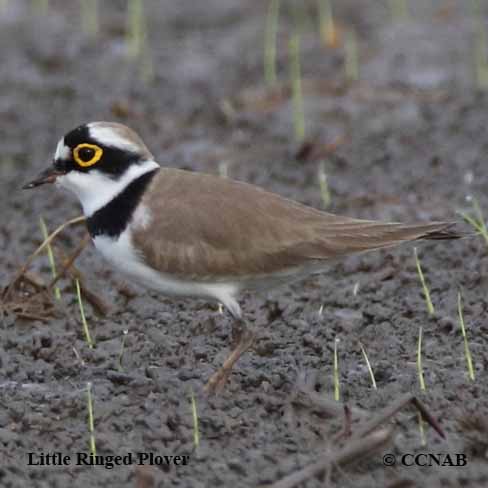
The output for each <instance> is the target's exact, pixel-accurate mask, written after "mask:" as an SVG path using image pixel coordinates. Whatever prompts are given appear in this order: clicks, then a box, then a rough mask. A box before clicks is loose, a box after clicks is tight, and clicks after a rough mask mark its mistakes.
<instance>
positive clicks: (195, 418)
mask: <svg viewBox="0 0 488 488" xmlns="http://www.w3.org/2000/svg"><path fill="white" fill-rule="evenodd" d="M190 395H191V413H192V417H193V445H194V446H195V449H197V448H198V446H199V445H200V430H199V427H198V411H197V402H196V400H195V394H194V393H193V389H192V390H191V391H190Z"/></svg>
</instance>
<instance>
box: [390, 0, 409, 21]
mask: <svg viewBox="0 0 488 488" xmlns="http://www.w3.org/2000/svg"><path fill="white" fill-rule="evenodd" d="M388 3H389V5H390V12H391V19H392V21H393V22H405V21H406V20H409V18H410V14H409V12H408V4H407V0H389V1H388Z"/></svg>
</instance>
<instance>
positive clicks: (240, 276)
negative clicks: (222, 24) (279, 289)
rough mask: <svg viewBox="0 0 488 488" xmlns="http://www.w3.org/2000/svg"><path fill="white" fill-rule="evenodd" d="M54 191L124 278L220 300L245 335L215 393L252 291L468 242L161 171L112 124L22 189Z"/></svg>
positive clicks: (78, 142) (135, 139)
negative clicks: (359, 261) (421, 245)
mask: <svg viewBox="0 0 488 488" xmlns="http://www.w3.org/2000/svg"><path fill="white" fill-rule="evenodd" d="M45 183H55V184H56V186H59V187H62V188H66V189H68V190H70V191H71V192H73V193H74V194H75V195H76V196H77V197H78V199H79V201H80V203H81V206H82V207H83V212H84V215H85V216H86V219H87V226H88V231H89V233H90V235H91V237H92V239H93V243H94V245H95V247H96V248H97V250H98V251H99V252H100V253H101V254H102V255H103V257H104V258H106V259H107V260H108V261H109V262H110V263H111V264H112V265H113V266H114V267H115V268H116V269H117V270H119V271H121V272H123V273H125V274H126V275H127V276H128V277H129V278H130V279H132V280H134V281H135V282H137V283H139V284H142V285H144V286H146V287H149V288H151V289H153V290H157V291H159V292H161V293H162V294H164V295H171V296H182V297H200V298H205V299H212V300H216V301H218V302H220V303H222V304H223V305H224V306H225V307H226V308H227V310H228V311H229V312H230V313H231V315H232V316H233V318H234V319H235V327H236V328H237V329H236V330H238V331H240V334H239V335H240V337H239V340H238V343H237V345H236V347H235V349H234V350H233V351H232V352H231V354H230V355H229V356H228V358H227V359H226V361H225V363H224V365H223V367H222V368H221V369H220V370H219V371H218V372H217V373H215V374H214V375H213V376H212V378H211V379H210V380H209V382H208V384H207V389H209V390H215V389H216V388H218V387H220V386H222V384H223V383H224V381H225V379H226V377H227V376H228V374H229V373H230V371H231V369H232V366H233V365H234V363H235V362H236V361H237V360H238V359H239V357H240V356H241V354H242V353H243V352H244V351H246V350H247V349H249V348H250V347H251V345H252V343H253V340H254V337H255V333H254V332H253V331H252V330H250V329H249V328H246V326H245V325H244V323H243V321H242V314H241V308H240V306H239V303H238V301H237V300H238V296H239V294H240V293H241V292H243V291H244V290H256V289H269V288H271V287H273V286H276V285H279V284H282V283H287V282H290V281H293V280H296V279H299V278H302V277H305V276H307V275H310V274H312V273H316V272H320V271H323V270H324V269H325V268H326V266H327V264H328V263H329V262H330V261H331V260H332V259H335V258H338V257H342V256H347V255H349V254H354V253H360V252H364V251H370V250H374V249H382V248H387V247H391V246H395V245H397V244H401V243H403V242H407V241H413V240H417V239H450V238H456V237H459V235H458V234H456V233H455V232H454V231H451V230H450V228H451V226H452V225H453V224H452V223H450V222H431V223H421V224H401V223H385V222H378V221H371V220H358V219H353V218H349V217H342V216H337V215H333V214H330V213H326V212H322V211H319V210H316V209H315V208H311V207H307V206H305V205H302V204H300V203H298V202H295V201H292V200H289V199H286V198H283V197H281V196H279V195H276V194H273V193H269V192H267V191H264V190H262V189H261V188H258V187H256V186H253V185H250V184H247V183H243V182H238V181H233V180H231V179H226V178H220V177H217V176H212V175H208V174H202V173H193V172H189V171H182V170H178V169H172V168H163V167H160V165H159V164H158V163H157V162H156V161H155V159H154V157H153V155H152V154H151V152H150V151H149V150H148V148H147V147H146V146H145V144H144V142H143V141H142V140H141V138H140V137H139V136H138V135H137V134H136V133H135V132H133V131H132V130H131V129H129V128H128V127H126V126H124V125H121V124H117V123H112V122H91V123H89V124H85V125H81V126H79V127H77V128H76V129H74V130H72V131H71V132H69V133H67V134H66V135H65V136H64V137H63V138H62V139H61V140H60V141H59V143H58V145H57V148H56V152H55V155H54V159H53V163H52V165H51V166H50V167H49V168H47V169H46V170H45V171H43V172H42V173H40V174H39V175H38V177H37V178H36V179H34V180H33V181H32V182H30V183H28V184H27V185H25V186H24V188H34V187H37V186H39V185H42V184H45ZM233 329H234V327H233ZM233 332H235V330H233Z"/></svg>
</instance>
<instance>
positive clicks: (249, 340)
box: [205, 318, 256, 393]
mask: <svg viewBox="0 0 488 488" xmlns="http://www.w3.org/2000/svg"><path fill="white" fill-rule="evenodd" d="M236 336H237V343H236V344H234V349H233V350H232V352H231V353H230V354H229V355H228V356H227V359H226V360H225V361H224V364H223V365H222V367H221V368H220V369H219V370H218V371H217V372H215V373H214V374H213V375H212V377H211V378H210V379H209V380H208V382H207V384H206V385H205V391H206V392H208V393H217V392H218V391H220V390H222V388H223V387H224V385H225V382H226V381H227V378H228V377H229V375H230V373H231V371H232V368H233V366H234V364H235V363H236V362H237V361H238V360H239V358H240V357H241V356H242V355H243V354H244V353H245V352H246V351H247V350H248V349H249V348H250V347H251V346H252V345H253V343H254V340H255V338H256V332H255V331H254V330H253V329H251V328H249V327H247V326H246V324H245V322H244V321H243V320H242V319H240V318H238V319H235V322H234V323H233V324H232V338H233V339H236Z"/></svg>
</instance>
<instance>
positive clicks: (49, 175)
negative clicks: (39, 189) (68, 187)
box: [22, 166, 66, 190]
mask: <svg viewBox="0 0 488 488" xmlns="http://www.w3.org/2000/svg"><path fill="white" fill-rule="evenodd" d="M64 174H66V173H65V172H64V171H60V170H57V169H56V168H55V167H54V166H49V168H47V169H45V170H44V171H41V172H40V173H39V174H38V175H37V177H36V178H35V179H33V180H32V181H31V182H29V183H27V184H25V185H24V186H23V187H22V190H29V189H31V188H35V187H36V186H40V185H45V184H46V183H54V182H55V181H56V178H57V177H58V176H62V175H64Z"/></svg>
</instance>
